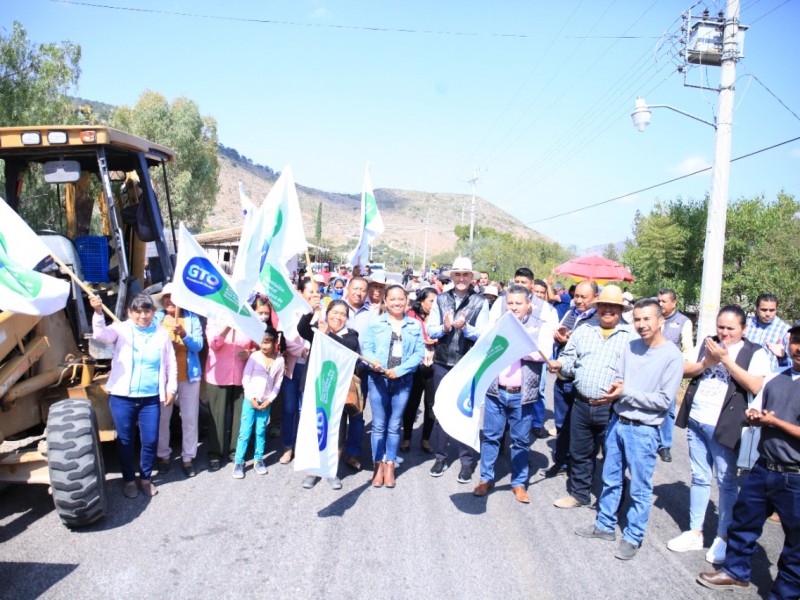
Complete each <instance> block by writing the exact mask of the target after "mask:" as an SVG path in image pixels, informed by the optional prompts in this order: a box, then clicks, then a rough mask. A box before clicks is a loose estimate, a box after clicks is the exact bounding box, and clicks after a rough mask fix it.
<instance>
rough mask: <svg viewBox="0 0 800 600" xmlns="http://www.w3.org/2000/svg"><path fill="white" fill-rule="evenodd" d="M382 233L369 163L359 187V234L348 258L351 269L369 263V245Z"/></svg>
mask: <svg viewBox="0 0 800 600" xmlns="http://www.w3.org/2000/svg"><path fill="white" fill-rule="evenodd" d="M382 233H383V219H381V214H380V212H378V203H377V202H376V201H375V194H374V193H373V191H372V177H370V174H369V163H367V167H366V169H364V183H363V185H362V187H361V232H360V234H359V239H358V246H356V249H355V250H353V251H352V252H351V253H350V255H349V256H348V259H347V260H348V262H349V263H350V266H351V267H355V266H356V265H361V266H362V267H364V266H366V264H367V262H368V261H369V245H370V244H371V243H372V242H373V241H374V240H375V239H376V238H377V237H378V236H379V235H380V234H382Z"/></svg>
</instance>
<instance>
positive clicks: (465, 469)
mask: <svg viewBox="0 0 800 600" xmlns="http://www.w3.org/2000/svg"><path fill="white" fill-rule="evenodd" d="M471 480H472V467H470V466H469V465H462V466H461V470H460V471H459V472H458V480H457V481H458V483H469V482H470V481H471Z"/></svg>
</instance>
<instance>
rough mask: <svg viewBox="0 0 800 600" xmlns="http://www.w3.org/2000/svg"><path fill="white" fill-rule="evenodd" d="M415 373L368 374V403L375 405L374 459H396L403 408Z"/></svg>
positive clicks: (372, 437) (373, 427)
mask: <svg viewBox="0 0 800 600" xmlns="http://www.w3.org/2000/svg"><path fill="white" fill-rule="evenodd" d="M413 377H414V374H413V373H407V374H406V375H403V376H402V377H399V378H397V379H387V378H386V377H384V376H383V375H380V374H378V373H370V374H369V406H370V408H371V409H372V435H371V437H370V439H371V442H372V460H373V461H374V462H380V461H382V460H384V456H385V457H386V460H387V461H389V462H394V461H395V460H396V459H397V448H398V446H399V445H400V426H401V425H402V423H403V411H404V410H405V409H406V403H407V402H408V396H409V395H410V394H411V384H412V382H413Z"/></svg>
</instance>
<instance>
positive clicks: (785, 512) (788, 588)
mask: <svg viewBox="0 0 800 600" xmlns="http://www.w3.org/2000/svg"><path fill="white" fill-rule="evenodd" d="M773 511H777V513H778V516H780V518H781V526H782V527H783V535H784V540H783V551H782V552H781V556H780V558H779V559H778V576H777V577H776V578H775V584H774V585H773V587H772V591H771V593H770V596H769V597H770V598H800V475H797V474H791V473H775V472H774V471H768V470H767V469H765V468H764V467H763V466H761V465H760V464H758V463H756V465H755V466H754V467H753V469H752V470H751V471H750V473H748V475H747V477H746V478H745V480H744V483H742V490H741V492H739V499H738V500H737V501H736V504H735V505H734V507H733V521H732V522H731V526H730V528H729V529H728V553H727V554H726V555H725V564H724V565H723V566H722V569H723V570H724V571H725V572H726V573H727V574H728V575H730V576H731V577H733V578H734V579H738V580H739V581H750V567H751V562H752V559H753V553H754V552H755V551H756V547H757V546H756V542H757V541H758V538H759V537H761V530H762V529H763V528H764V522H765V521H766V520H767V517H768V516H769V515H771V514H772V512H773Z"/></svg>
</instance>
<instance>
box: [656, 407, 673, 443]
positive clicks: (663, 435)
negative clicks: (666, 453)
mask: <svg viewBox="0 0 800 600" xmlns="http://www.w3.org/2000/svg"><path fill="white" fill-rule="evenodd" d="M676 404H677V400H676V399H675V398H673V399H672V403H671V404H670V405H669V411H668V412H667V414H666V416H665V417H664V420H663V421H662V422H661V425H659V427H658V447H659V449H661V448H672V432H673V431H674V430H675V405H676Z"/></svg>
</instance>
